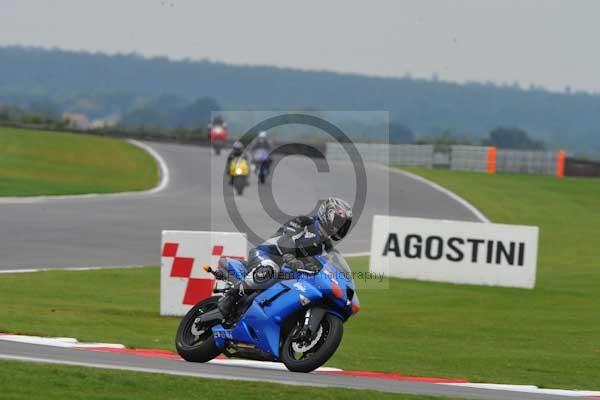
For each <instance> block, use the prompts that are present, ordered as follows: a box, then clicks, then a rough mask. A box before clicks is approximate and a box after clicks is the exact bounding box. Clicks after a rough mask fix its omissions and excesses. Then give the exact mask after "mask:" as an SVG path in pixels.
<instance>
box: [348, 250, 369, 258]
mask: <svg viewBox="0 0 600 400" xmlns="http://www.w3.org/2000/svg"><path fill="white" fill-rule="evenodd" d="M342 255H343V256H344V257H365V256H370V255H371V252H370V251H361V252H358V253H342Z"/></svg>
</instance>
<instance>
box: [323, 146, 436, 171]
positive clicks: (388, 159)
mask: <svg viewBox="0 0 600 400" xmlns="http://www.w3.org/2000/svg"><path fill="white" fill-rule="evenodd" d="M353 146H354V147H355V148H356V150H357V151H358V154H360V156H361V157H362V159H363V161H367V162H381V163H386V164H400V165H413V166H421V167H429V168H431V167H432V166H433V145H428V144H426V145H414V144H390V145H387V144H381V143H353ZM348 148H349V146H348V145H346V144H344V145H342V144H340V143H327V159H328V160H348V159H349V155H348V154H349V153H348V151H347V150H348Z"/></svg>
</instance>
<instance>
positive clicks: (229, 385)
mask: <svg viewBox="0 0 600 400" xmlns="http://www.w3.org/2000/svg"><path fill="white" fill-rule="evenodd" d="M0 383H1V387H2V398H3V399H5V400H30V399H44V400H54V399H56V400H63V399H85V400H94V399H98V400H100V399H101V400H106V399H115V400H116V399H144V400H163V399H164V400H171V399H206V398H212V399H231V398H240V399H257V400H264V399H290V400H291V399H306V398H310V399H317V398H318V399H356V396H357V392H356V391H354V390H350V389H333V388H316V387H307V386H286V385H278V384H273V383H264V382H243V381H228V380H219V381H215V380H211V379H203V378H196V377H193V378H191V377H182V376H171V375H162V374H149V373H144V372H130V371H113V370H104V369H94V368H84V367H73V366H62V365H61V366H57V365H48V364H29V363H23V362H17V361H0ZM207 395H209V396H207ZM360 398H361V399H399V400H434V399H440V398H439V397H429V396H412V395H397V394H387V393H380V392H374V391H361V392H360Z"/></svg>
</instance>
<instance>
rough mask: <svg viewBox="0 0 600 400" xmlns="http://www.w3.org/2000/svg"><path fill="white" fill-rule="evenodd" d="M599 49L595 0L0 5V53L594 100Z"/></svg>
mask: <svg viewBox="0 0 600 400" xmlns="http://www.w3.org/2000/svg"><path fill="white" fill-rule="evenodd" d="M599 42H600V1H595V0H589V1H579V0H565V1H556V0H544V1H526V0H519V1H509V0H499V1H496V0H494V1H492V0H489V1H486V0H473V1H441V0H440V1H433V0H416V1H372V0H371V1H361V2H358V1H356V2H355V1H313V0H310V1H307V0H302V1H300V0H296V1H294V2H291V1H282V0H273V1H260V0H257V1H235V2H234V1H219V0H213V1H210V2H204V1H199V0H96V1H87V0H54V1H52V0H0V44H1V45H8V44H22V45H34V46H44V47H49V46H57V47H61V48H65V49H83V50H89V51H102V52H108V53H115V52H132V51H135V52H138V53H142V54H144V55H166V56H168V57H171V58H186V57H189V58H192V59H201V58H208V59H211V60H215V61H225V62H228V63H235V64H261V65H278V66H290V67H294V68H302V69H325V70H333V71H343V72H356V73H362V74H369V75H380V76H403V75H405V74H411V75H412V76H414V77H425V78H431V77H432V75H433V74H434V73H437V75H438V77H439V79H443V80H450V81H458V82H464V81H467V80H475V81H488V80H491V81H495V82H497V83H503V82H508V83H512V82H515V81H518V82H519V83H520V84H521V86H522V87H525V88H526V87H528V86H529V85H530V84H535V85H539V86H543V87H546V88H549V89H552V90H558V91H563V90H564V89H565V87H566V86H567V85H570V86H571V87H572V88H573V89H577V90H586V91H594V92H600V51H599V47H600V45H599ZM0 62H1V60H0Z"/></svg>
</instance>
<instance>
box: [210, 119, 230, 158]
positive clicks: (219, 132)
mask: <svg viewBox="0 0 600 400" xmlns="http://www.w3.org/2000/svg"><path fill="white" fill-rule="evenodd" d="M226 142H227V128H226V127H225V126H223V125H214V126H211V128H210V143H211V145H212V147H213V149H215V154H216V155H220V154H221V149H222V148H223V147H225V143H226Z"/></svg>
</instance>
